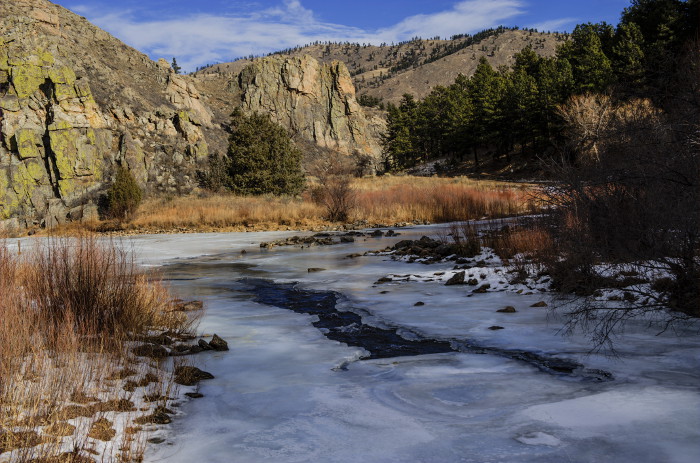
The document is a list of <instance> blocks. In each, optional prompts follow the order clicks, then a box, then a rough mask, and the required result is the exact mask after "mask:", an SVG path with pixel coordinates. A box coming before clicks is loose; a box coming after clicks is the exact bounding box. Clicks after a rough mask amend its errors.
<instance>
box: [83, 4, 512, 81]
mask: <svg viewBox="0 0 700 463" xmlns="http://www.w3.org/2000/svg"><path fill="white" fill-rule="evenodd" d="M88 13H89V12H88V11H85V12H84V13H83V14H88ZM522 13H524V10H523V2H522V1H520V0H466V1H459V2H457V3H455V5H454V7H453V8H452V9H450V10H447V11H441V12H437V13H433V14H421V15H416V16H410V17H407V18H405V19H404V20H402V21H401V22H399V23H398V24H395V25H393V26H390V27H386V28H382V29H379V30H364V29H359V28H355V27H349V26H344V25H341V24H333V23H327V22H323V21H320V20H318V19H317V17H316V15H315V14H314V13H313V11H311V10H309V9H307V8H305V7H304V6H303V5H302V3H301V1H299V0H284V1H283V2H282V3H280V4H279V5H278V6H277V7H275V8H268V9H263V10H257V11H251V12H248V13H246V14H235V15H225V16H215V15H211V14H197V15H191V16H188V17H183V18H168V19H163V20H158V21H139V20H138V19H137V18H135V17H134V14H133V12H130V11H126V12H125V11H120V12H115V13H110V14H106V15H101V16H95V17H90V16H89V19H90V20H91V21H93V22H94V23H95V24H97V25H98V26H100V27H102V28H104V29H105V30H107V31H109V32H110V33H112V34H113V35H115V36H116V37H118V38H120V39H121V40H123V41H125V42H126V43H128V44H129V45H131V46H133V47H135V48H137V49H139V50H141V51H143V52H145V53H148V54H149V55H150V56H151V57H153V58H159V57H164V58H166V59H168V60H170V58H171V57H173V56H174V57H176V58H177V59H178V63H179V64H180V65H181V66H182V67H183V68H184V69H186V70H193V69H194V68H195V67H197V66H201V65H204V64H207V63H214V62H220V61H229V60H231V59H233V58H236V57H240V56H247V55H250V54H255V55H259V54H265V53H268V52H272V51H277V50H281V49H285V48H289V47H294V46H296V45H304V44H307V43H311V42H315V41H317V40H318V41H327V40H330V41H338V42H345V41H348V42H359V43H373V44H379V43H381V42H387V43H390V42H399V41H403V40H408V39H410V38H413V37H415V36H421V37H424V38H428V37H434V36H436V35H440V36H442V37H448V36H450V35H453V34H461V33H473V32H477V31H479V30H482V29H486V28H489V27H494V26H497V25H499V24H501V23H502V22H504V21H505V20H507V19H509V18H512V17H514V16H517V15H520V14H522Z"/></svg>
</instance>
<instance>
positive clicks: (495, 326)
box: [489, 325, 505, 331]
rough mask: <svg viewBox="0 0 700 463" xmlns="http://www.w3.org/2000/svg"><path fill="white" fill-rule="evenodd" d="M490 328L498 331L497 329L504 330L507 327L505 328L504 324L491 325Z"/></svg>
mask: <svg viewBox="0 0 700 463" xmlns="http://www.w3.org/2000/svg"><path fill="white" fill-rule="evenodd" d="M489 329H490V330H491V331H496V330H504V329H505V328H503V327H502V326H498V325H493V326H489Z"/></svg>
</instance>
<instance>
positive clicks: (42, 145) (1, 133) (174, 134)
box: [0, 0, 379, 230]
mask: <svg viewBox="0 0 700 463" xmlns="http://www.w3.org/2000/svg"><path fill="white" fill-rule="evenodd" d="M283 61H285V60H284V59H283ZM304 63H306V68H304V66H302V63H301V61H299V60H297V61H293V60H292V61H289V60H286V61H285V62H284V64H283V65H284V68H285V70H286V71H285V72H288V76H298V75H305V79H306V81H305V83H306V84H307V85H309V86H310V87H313V88H316V86H317V85H318V87H319V88H325V89H326V90H327V91H324V92H321V91H318V92H312V93H311V94H309V95H307V96H305V105H306V106H305V107H306V108H307V109H306V110H305V111H303V112H299V111H295V108H296V107H297V106H296V104H297V100H298V98H297V96H296V93H297V92H296V89H295V87H294V85H290V84H289V82H286V81H284V84H282V81H283V79H284V75H282V74H281V73H280V72H278V69H277V68H275V67H274V66H272V67H265V66H263V67H262V68H259V69H257V70H256V71H255V72H256V73H257V78H259V79H261V80H262V81H265V82H268V83H269V84H270V86H271V87H272V85H273V84H275V83H279V84H280V85H278V86H276V87H275V88H277V91H276V93H275V94H274V95H268V96H267V97H266V103H265V105H266V106H265V107H257V106H255V104H254V102H252V101H248V104H247V106H246V107H244V108H243V109H244V110H246V109H248V110H251V111H254V110H259V111H263V112H270V113H271V115H272V116H273V118H274V119H275V120H277V121H278V122H281V123H283V125H285V127H286V128H287V129H289V130H291V131H292V132H293V134H294V135H295V137H296V139H297V142H298V143H299V144H301V145H305V146H308V147H310V148H314V147H316V146H318V147H320V148H319V149H324V150H331V151H338V152H341V153H344V154H354V153H358V154H361V155H367V156H377V154H378V151H379V148H378V144H377V134H376V132H377V130H378V129H376V128H372V127H373V126H376V124H374V123H372V124H368V123H367V122H366V120H365V116H364V113H363V110H362V108H360V107H359V105H358V104H357V102H356V101H355V89H354V88H352V81H351V79H350V75H349V72H348V71H347V69H346V68H345V66H344V65H343V64H340V63H339V64H336V65H334V66H321V65H319V64H318V63H317V62H316V60H314V59H313V58H312V57H309V58H308V60H305V61H304ZM314 63H315V64H314ZM311 70H318V72H311ZM210 83H213V84H215V85H213V86H212V85H204V83H203V82H201V81H198V80H197V79H194V78H192V77H190V76H182V75H178V74H176V73H175V72H174V71H173V70H172V69H171V67H170V65H169V64H168V63H167V62H166V61H165V60H163V59H161V60H159V61H158V62H155V61H152V60H151V59H149V58H148V57H147V56H146V55H144V54H143V53H141V52H139V51H137V50H135V49H133V48H131V47H128V46H127V45H125V44H124V43H122V42H121V41H119V40H118V39H116V38H115V37H113V36H111V35H110V34H108V33H107V32H105V31H103V30H101V29H100V28H98V27H96V26H94V25H92V24H91V23H89V22H88V21H87V20H86V19H85V18H83V17H81V16H78V15H76V14H74V13H72V12H70V11H69V10H67V9H65V8H63V7H60V6H58V5H55V4H53V3H51V2H49V1H47V0H13V1H11V2H10V1H2V2H0V230H2V229H7V228H13V229H14V228H24V227H34V226H53V225H55V224H56V223H62V222H65V221H67V220H81V219H83V218H87V219H90V218H94V217H95V215H96V204H97V203H98V202H99V200H100V197H101V196H102V195H103V194H104V192H105V190H106V189H107V188H108V187H109V185H110V184H111V183H112V180H113V178H114V175H115V172H116V171H117V168H118V167H124V168H127V169H128V170H130V171H131V172H132V174H133V175H134V177H135V178H136V179H137V181H138V182H139V184H140V185H141V187H142V188H144V189H145V190H146V191H147V192H149V193H156V194H157V193H166V194H171V195H172V194H175V195H180V194H186V193H189V192H191V191H193V190H194V189H196V188H197V187H198V183H199V180H198V178H199V174H200V173H201V172H202V171H203V170H205V169H206V167H207V162H208V157H209V154H210V153H213V152H218V153H223V152H225V150H226V146H227V139H228V133H227V132H226V130H227V126H226V124H227V122H228V115H229V114H230V113H231V111H232V110H233V109H234V108H236V107H243V106H244V97H245V95H246V94H248V93H250V92H253V91H254V87H255V83H256V79H253V80H252V81H251V82H248V83H247V84H246V85H243V86H238V85H236V86H231V85H230V84H231V82H230V81H224V82H207V84H210ZM326 107H329V108H332V110H333V117H329V116H328V114H326V113H325V112H324V111H323V110H322V109H323V108H326ZM270 108H282V109H280V110H278V111H276V113H275V114H272V111H271V110H270ZM344 108H352V109H353V110H352V111H348V110H346V109H344ZM298 128H299V130H297V129H298ZM309 128H313V130H309ZM348 134H351V135H352V136H350V135H348ZM307 151H312V149H309V150H307Z"/></svg>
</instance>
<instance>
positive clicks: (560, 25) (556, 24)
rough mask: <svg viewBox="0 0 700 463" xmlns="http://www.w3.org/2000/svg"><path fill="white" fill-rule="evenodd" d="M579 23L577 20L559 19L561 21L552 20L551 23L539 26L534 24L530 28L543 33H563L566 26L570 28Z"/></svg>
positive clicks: (543, 23) (542, 23)
mask: <svg viewBox="0 0 700 463" xmlns="http://www.w3.org/2000/svg"><path fill="white" fill-rule="evenodd" d="M577 22H578V19H577V18H559V19H552V20H549V21H543V22H540V23H537V24H532V25H530V26H528V28H531V29H537V30H538V31H541V32H548V31H549V32H555V31H563V30H566V26H570V25H572V24H576V23H577Z"/></svg>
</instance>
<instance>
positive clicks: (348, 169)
mask: <svg viewBox="0 0 700 463" xmlns="http://www.w3.org/2000/svg"><path fill="white" fill-rule="evenodd" d="M313 170H314V172H313V173H314V175H315V176H316V178H317V179H318V184H316V185H314V186H313V187H312V188H311V198H312V199H313V201H314V202H315V203H316V204H318V205H320V206H322V207H323V208H324V209H325V211H326V219H327V220H329V221H330V222H346V221H348V219H349V218H350V214H351V213H352V211H353V209H354V208H355V206H356V198H357V197H356V192H355V188H354V187H353V184H352V182H353V177H352V173H353V167H352V165H351V163H350V162H349V161H348V160H345V159H342V158H339V157H338V156H331V157H328V158H326V159H325V160H319V161H318V162H317V163H316V165H315V166H314V168H313Z"/></svg>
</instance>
